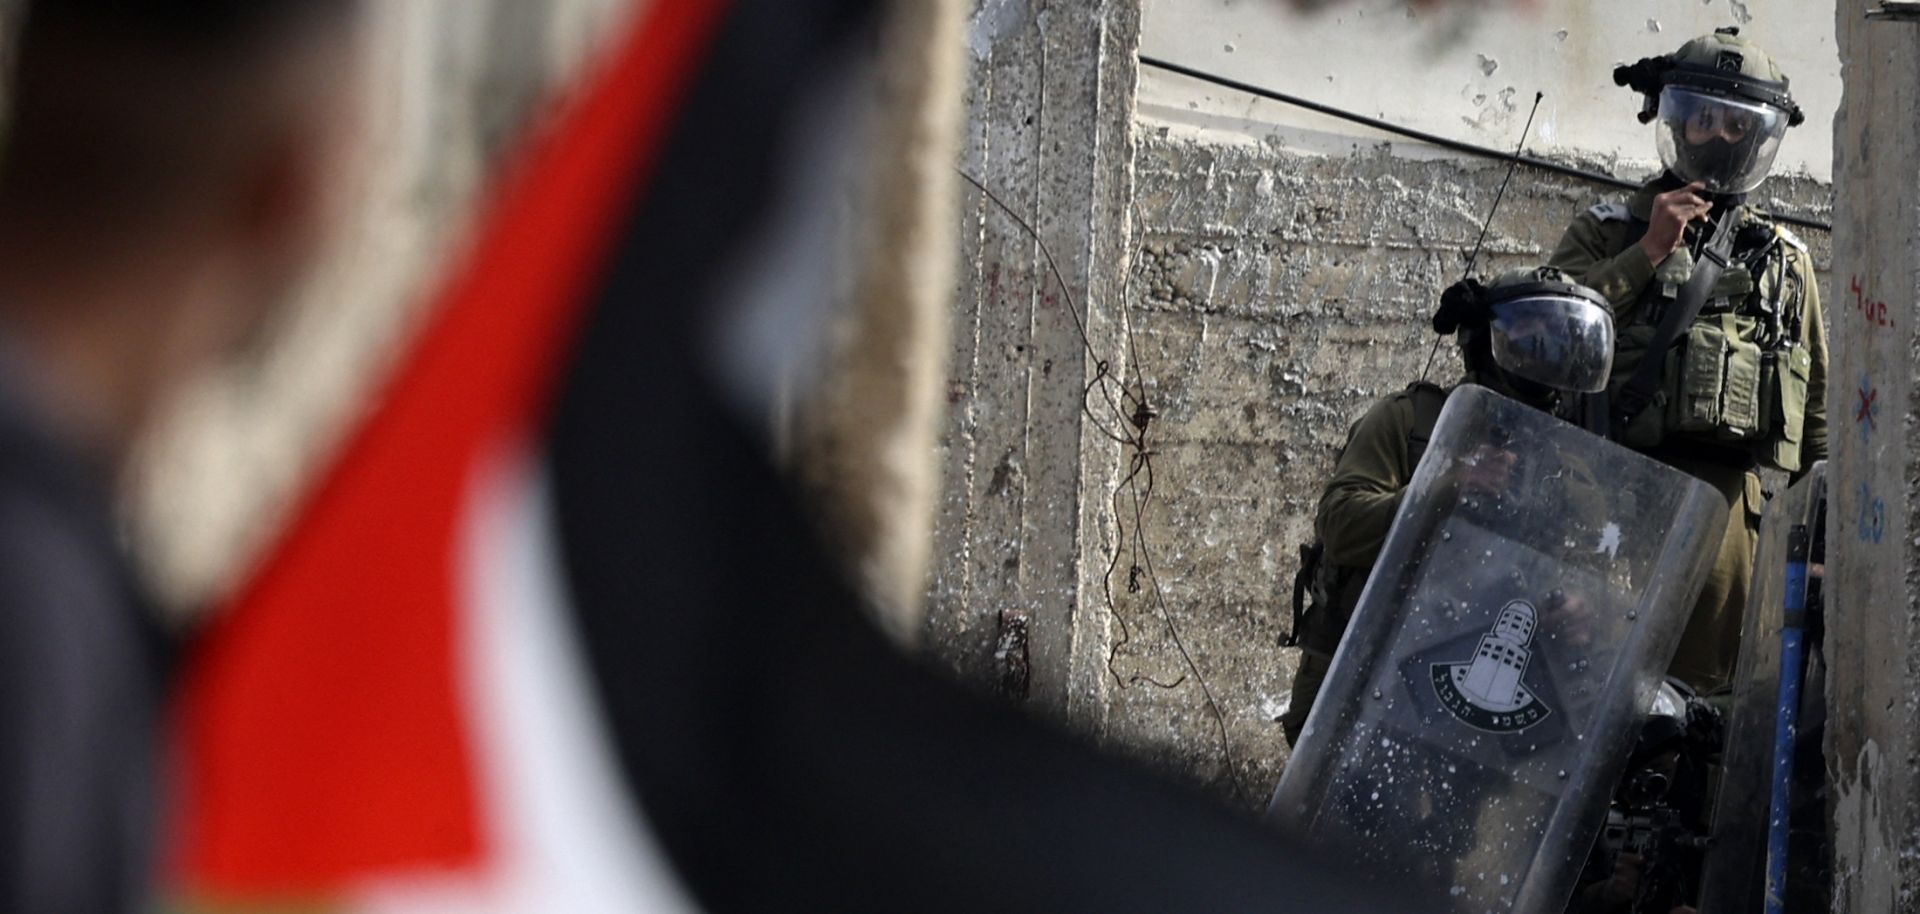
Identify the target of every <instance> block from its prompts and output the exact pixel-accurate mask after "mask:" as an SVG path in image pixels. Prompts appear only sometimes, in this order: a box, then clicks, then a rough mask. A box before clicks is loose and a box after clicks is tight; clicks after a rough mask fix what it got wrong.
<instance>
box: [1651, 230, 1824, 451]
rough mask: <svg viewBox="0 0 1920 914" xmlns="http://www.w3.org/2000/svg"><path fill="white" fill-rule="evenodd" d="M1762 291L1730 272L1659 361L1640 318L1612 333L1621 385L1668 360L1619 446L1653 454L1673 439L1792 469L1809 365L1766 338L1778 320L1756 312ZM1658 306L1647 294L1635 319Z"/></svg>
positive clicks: (1791, 343) (1795, 349)
mask: <svg viewBox="0 0 1920 914" xmlns="http://www.w3.org/2000/svg"><path fill="white" fill-rule="evenodd" d="M1768 291H1769V289H1768V288H1761V287H1758V286H1757V285H1756V283H1755V282H1754V280H1753V276H1752V274H1751V273H1749V272H1748V271H1747V270H1746V269H1743V268H1739V267H1733V268H1729V269H1728V270H1727V271H1726V272H1725V273H1724V274H1723V275H1722V277H1721V279H1720V281H1718V282H1716V283H1715V285H1714V288H1713V298H1712V299H1710V300H1709V301H1708V303H1707V304H1706V306H1705V307H1703V308H1702V309H1701V313H1700V315H1699V316H1698V317H1697V318H1695V319H1694V322H1693V324H1692V325H1691V326H1689V327H1688V328H1687V330H1686V333H1685V334H1684V335H1683V336H1682V337H1681V338H1680V340H1679V341H1678V342H1677V343H1676V344H1675V345H1674V346H1673V347H1672V348H1671V349H1669V350H1668V351H1667V352H1665V353H1661V354H1660V355H1659V356H1655V355H1653V354H1652V353H1649V352H1648V351H1647V349H1648V346H1649V345H1650V344H1651V343H1652V340H1653V337H1654V334H1655V327H1654V326H1653V324H1651V323H1647V322H1644V319H1643V321H1636V322H1634V323H1632V324H1629V325H1627V326H1625V327H1622V328H1620V329H1619V330H1618V343H1617V350H1618V351H1617V354H1616V355H1615V357H1614V373H1613V376H1614V378H1615V379H1616V381H1618V382H1620V385H1621V386H1624V381H1625V379H1627V378H1629V377H1631V376H1632V374H1633V372H1634V369H1635V367H1636V366H1637V365H1639V363H1640V362H1641V360H1643V359H1646V358H1652V357H1663V358H1665V359H1666V360H1667V364H1666V369H1665V371H1664V372H1663V374H1662V380H1661V384H1660V387H1659V388H1658V389H1657V390H1656V391H1655V392H1654V394H1653V399H1652V402H1651V403H1650V404H1649V405H1648V407H1647V408H1646V409H1644V410H1642V411H1641V412H1640V413H1639V414H1638V415H1636V416H1635V417H1634V419H1633V421H1632V422H1630V423H1628V425H1627V426H1626V427H1625V428H1624V429H1618V430H1616V431H1617V434H1618V440H1619V441H1620V442H1621V443H1622V444H1625V445H1626V446H1628V447H1632V448H1636V449H1640V450H1651V449H1655V448H1658V447H1659V446H1661V444H1662V443H1663V442H1666V441H1667V439H1668V438H1669V437H1670V436H1676V435H1677V436H1682V437H1684V438H1685V439H1688V440H1691V441H1695V442H1700V443H1712V444H1717V445H1725V446H1731V447H1742V448H1745V449H1748V450H1750V451H1751V452H1752V454H1753V457H1754V458H1755V459H1756V460H1757V461H1759V462H1760V463H1764V464H1766V465H1768V466H1771V467H1774V468H1776V469H1780V470H1785V471H1788V472H1792V471H1795V470H1798V469H1799V468H1800V440H1801V437H1802V432H1803V429H1804V427H1805V424H1806V412H1807V386H1808V380H1809V377H1810V374H1811V370H1812V357H1811V355H1810V354H1809V353H1808V351H1807V349H1806V347H1805V346H1802V345H1799V341H1798V340H1780V339H1778V334H1777V333H1772V332H1770V330H1772V329H1773V328H1774V327H1775V325H1777V323H1778V321H1779V316H1778V315H1776V314H1773V313H1771V312H1770V311H1766V310H1762V308H1761V307H1760V306H1761V305H1763V304H1764V303H1765V302H1766V299H1767V298H1768V295H1767V293H1768ZM1756 292H1757V293H1759V294H1757V295H1756V294H1755V293H1756ZM1661 303H1662V301H1661V298H1660V294H1659V290H1658V288H1657V287H1651V286H1650V288H1649V289H1648V295H1647V296H1646V298H1645V299H1644V300H1643V305H1644V306H1645V307H1643V308H1642V309H1641V311H1642V314H1643V315H1646V314H1650V313H1651V312H1652V311H1654V310H1655V309H1656V308H1657V307H1658V305H1660V304H1661ZM1794 307H1798V302H1795V303H1794Z"/></svg>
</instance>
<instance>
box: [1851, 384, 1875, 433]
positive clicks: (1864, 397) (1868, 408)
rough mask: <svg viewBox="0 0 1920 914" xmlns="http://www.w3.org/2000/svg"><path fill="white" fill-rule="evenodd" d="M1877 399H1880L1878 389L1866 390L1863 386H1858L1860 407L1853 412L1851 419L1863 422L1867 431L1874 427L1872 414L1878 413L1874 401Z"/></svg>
mask: <svg viewBox="0 0 1920 914" xmlns="http://www.w3.org/2000/svg"><path fill="white" fill-rule="evenodd" d="M1879 399H1880V391H1879V390H1877V389H1876V390H1868V389H1867V388H1865V387H1862V388H1860V409H1859V411H1857V412H1855V413H1854V414H1853V421H1855V422H1865V423H1866V424H1867V429H1868V430H1869V431H1871V430H1873V429H1874V427H1875V425H1874V416H1876V415H1878V414H1879V412H1880V411H1879V410H1878V409H1876V408H1875V402H1874V401H1876V400H1879Z"/></svg>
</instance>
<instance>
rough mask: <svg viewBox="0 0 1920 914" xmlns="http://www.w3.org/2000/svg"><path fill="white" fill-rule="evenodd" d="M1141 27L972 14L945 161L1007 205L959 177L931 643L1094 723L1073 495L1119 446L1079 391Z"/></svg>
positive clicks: (1109, 344) (1096, 523)
mask: <svg viewBox="0 0 1920 914" xmlns="http://www.w3.org/2000/svg"><path fill="white" fill-rule="evenodd" d="M1138 36H1139V19H1138V5H1137V2H1136V0H982V2H980V3H979V4H978V5H977V6H976V7H975V9H974V15H973V17H972V20H971V22H970V23H969V33H968V36H967V41H968V48H969V51H970V53H971V55H972V56H971V60H970V61H969V65H970V72H969V77H968V86H967V132H966V135H965V136H964V137H963V139H962V144H963V146H962V149H961V152H960V162H959V167H960V168H961V170H962V171H963V172H965V173H966V174H967V175H969V176H971V177H973V178H975V179H977V180H978V181H980V182H981V183H982V184H983V185H984V186H985V187H987V188H989V189H990V190H991V191H992V193H993V194H994V195H995V196H997V197H999V198H1000V199H1001V200H1002V201H1004V202H1005V203H1006V204H1007V205H1008V206H1009V207H1010V208H1012V209H1013V210H1014V211H1015V213H1017V218H1016V217H1015V216H1010V215H1009V214H1008V213H1006V212H1004V211H1002V210H1001V209H1000V208H999V207H998V206H996V205H995V204H994V203H993V202H992V201H991V200H990V199H988V197H987V195H986V194H984V193H981V192H979V191H967V192H964V195H963V197H962V200H963V201H964V202H963V215H962V220H963V221H962V228H961V261H960V262H961V269H960V274H961V275H960V276H959V281H958V283H957V288H956V290H955V296H954V325H953V326H954V330H953V341H954V350H953V359H952V361H951V363H950V366H949V369H948V371H949V375H948V377H949V384H948V392H947V403H948V418H947V423H946V428H945V430H944V432H943V434H942V437H941V459H942V494H941V502H940V507H939V512H940V513H939V516H938V519H937V528H936V532H935V539H934V555H935V560H934V567H933V572H932V581H931V588H932V589H931V594H930V599H929V601H928V610H929V611H928V628H927V635H928V645H929V647H930V648H931V650H932V651H933V652H934V653H935V654H937V655H938V656H939V657H940V658H942V660H943V661H945V662H946V663H947V664H948V665H950V666H951V667H953V668H954V669H955V670H956V671H957V672H959V673H960V674H961V675H962V676H963V677H965V678H968V679H971V680H973V681H976V682H980V683H983V684H987V685H989V686H990V687H994V688H997V689H999V690H1001V691H1003V692H1004V693H1006V694H1008V695H1010V696H1012V697H1014V698H1016V699H1019V700H1023V701H1027V702H1028V703H1029V706H1030V707H1032V708H1034V709H1036V710H1037V711H1040V712H1041V713H1044V714H1048V715H1051V716H1055V717H1062V718H1066V719H1069V720H1072V721H1074V722H1075V723H1076V724H1077V725H1080V726H1083V727H1086V728H1089V729H1093V730H1098V728H1099V726H1100V723H1101V720H1102V717H1103V714H1104V708H1105V704H1104V691H1105V687H1106V686H1105V683H1106V680H1105V674H1104V671H1102V670H1101V669H1100V668H1099V666H1098V665H1097V663H1096V662H1095V661H1094V658H1096V657H1099V656H1103V655H1104V652H1105V647H1104V644H1105V638H1106V634H1105V631H1106V624H1107V619H1108V616H1107V615H1106V614H1105V613H1103V612H1098V611H1090V610H1091V609H1092V605H1091V603H1090V600H1089V595H1088V592H1087V590H1088V587H1089V586H1090V580H1091V579H1090V576H1089V573H1088V569H1089V567H1090V563H1094V562H1098V563H1104V562H1105V561H1106V559H1105V553H1104V552H1103V547H1104V538H1105V537H1107V536H1108V535H1109V534H1110V531H1108V530H1106V529H1105V528H1104V526H1103V520H1102V513H1101V511H1100V509H1099V508H1098V506H1097V504H1096V503H1095V502H1094V501H1093V500H1092V499H1091V498H1090V497H1089V496H1088V494H1087V493H1090V492H1094V491H1099V490H1101V489H1103V488H1105V487H1106V486H1108V485H1109V480H1111V479H1112V478H1113V474H1114V473H1115V471H1116V470H1117V468H1118V465H1119V460H1120V453H1119V451H1118V450H1117V449H1116V448H1115V447H1113V446H1111V444H1112V443H1111V442H1110V441H1109V440H1107V439H1106V438H1105V437H1104V433H1103V432H1102V431H1101V430H1100V429H1101V428H1102V427H1103V426H1100V425H1096V424H1094V422H1096V421H1104V422H1105V423H1106V426H1111V425H1112V424H1113V417H1112V416H1111V415H1108V416H1106V417H1105V418H1104V419H1103V420H1095V419H1093V418H1092V417H1091V416H1090V415H1089V414H1088V413H1087V411H1086V410H1084V409H1083V407H1082V401H1083V396H1082V394H1083V391H1084V390H1085V389H1086V387H1087V386H1088V384H1089V383H1090V381H1092V380H1093V379H1095V378H1098V377H1100V376H1101V375H1102V373H1103V372H1102V369H1101V366H1102V364H1103V363H1104V364H1106V365H1107V366H1108V367H1109V368H1114V369H1117V368H1118V367H1120V364H1121V363H1120V362H1119V361H1117V360H1116V359H1115V352H1116V346H1115V343H1116V340H1117V329H1118V322H1117V317H1118V311H1117V308H1116V306H1117V303H1118V302H1119V300H1120V294H1121V284H1122V282H1123V280H1124V278H1125V258H1126V255H1127V252H1128V248H1127V245H1126V243H1125V230H1126V212H1127V207H1128V203H1129V200H1130V199H1131V194H1132V154H1131V149H1130V147H1129V145H1128V144H1129V134H1130V130H1131V125H1132V117H1133V107H1132V99H1133V88H1134V77H1135V67H1136V64H1135V61H1134V51H1135V47H1136V42H1137V41H1138ZM1021 221H1025V222H1026V223H1027V224H1028V225H1029V226H1030V227H1031V229H1032V233H1029V232H1028V230H1027V228H1025V227H1023V226H1022V225H1021V224H1020V223H1021ZM1037 239H1038V240H1037ZM1042 240H1043V241H1044V248H1043V244H1042ZM1048 251H1050V252H1051V254H1052V258H1053V260H1054V261H1055V262H1057V264H1058V267H1059V270H1060V273H1061V275H1062V277H1064V279H1065V289H1064V290H1063V288H1062V286H1061V285H1060V284H1059V283H1057V282H1056V281H1055V279H1054V276H1053V274H1052V272H1051V270H1050V268H1049V257H1048ZM1094 593H1095V594H1096V596H1095V597H1094V598H1093V600H1092V601H1091V602H1092V603H1097V602H1098V600H1097V593H1098V592H1097V590H1096V591H1095V592H1094Z"/></svg>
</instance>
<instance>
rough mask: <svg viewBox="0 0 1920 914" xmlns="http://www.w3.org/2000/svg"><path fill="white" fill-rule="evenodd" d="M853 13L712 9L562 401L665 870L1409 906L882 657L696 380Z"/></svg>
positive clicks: (893, 898) (783, 879)
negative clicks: (708, 320) (783, 157)
mask: <svg viewBox="0 0 1920 914" xmlns="http://www.w3.org/2000/svg"><path fill="white" fill-rule="evenodd" d="M866 6H867V5H866V4H863V3H852V2H835V0H809V2H799V0H749V2H745V3H742V4H740V5H738V6H737V7H736V8H735V9H734V11H733V12H732V13H731V14H730V16H729V18H728V20H727V21H726V23H725V26H724V30H723V33H722V35H721V37H720V39H719V43H718V45H717V49H716V51H715V52H714V53H713V54H712V55H711V57H710V59H709V60H708V62H707V64H706V66H705V69H704V71H703V72H702V74H701V75H700V76H699V78H698V80H697V83H696V85H695V86H694V88H693V90H692V92H691V94H690V96H689V97H688V98H687V99H686V100H685V102H684V105H685V111H686V112H690V113H687V114H683V115H682V117H681V119H680V123H679V124H678V126H677V128H676V132H675V134H674V135H673V138H672V139H671V141H670V143H669V145H668V147H667V149H666V150H665V155H664V158H663V159H662V160H661V163H660V165H659V170H658V172H657V175H656V177H655V178H653V179H652V180H651V182H650V184H649V186H648V188H647V189H646V190H645V191H644V192H643V194H642V196H641V199H640V200H639V201H637V205H636V207H635V209H634V211H633V215H632V217H631V219H630V221H629V222H628V224H627V226H626V228H625V235H624V237H623V238H622V239H621V240H620V242H619V247H618V251H617V253H616V255H615V258H614V263H613V264H612V265H611V269H610V271H609V274H608V275H607V277H606V279H605V284H604V287H603V289H602V291H601V294H600V297H599V299H598V303H597V306H596V308H595V310H594V311H593V312H592V314H591V315H590V317H589V322H588V325H587V326H586V327H585V328H584V333H583V334H582V337H581V342H580V344H579V346H578V349H577V352H576V353H575V360H574V361H573V363H572V364H571V366H570V367H569V369H568V372H567V376H566V378H565V380H564V383H563V387H562V390H561V393H560V397H559V401H558V403H557V405H556V411H555V413H554V417H553V420H552V427H551V443H550V446H551V450H550V455H549V456H550V460H551V472H552V480H553V485H554V494H555V510H556V513H557V517H558V523H559V526H560V531H559V533H560V541H561V545H562V548H563V553H564V562H565V569H566V574H567V579H568V583H569V589H570V592H571V594H570V595H571V598H572V601H573V603H574V604H575V607H576V612H577V624H578V625H579V626H580V628H581V632H582V635H583V638H582V641H583V643H584V644H585V645H586V647H587V652H588V655H589V660H590V663H591V665H592V673H593V677H594V680H595V682H596V684H597V686H598V688H599V690H600V692H601V693H602V696H603V699H604V703H605V704H604V710H605V715H604V716H605V719H606V720H607V721H608V722H609V723H610V725H611V729H612V732H613V734H614V737H615V740H616V744H617V754H618V759H619V762H620V765H621V767H622V770H623V772H624V774H625V775H626V777H627V779H628V780H629V782H630V784H631V785H632V786H633V788H634V789H635V792H636V794H637V796H638V798H639V800H640V804H641V806H642V807H643V809H644V811H645V814H646V816H647V818H648V821H649V824H650V825H651V826H652V828H653V829H654V830H655V833H656V835H657V836H658V837H659V839H660V841H661V843H662V845H663V846H664V848H665V850H666V852H667V854H668V856H669V857H670V859H671V860H672V861H673V863H674V865H675V867H676V870H677V872H678V873H679V874H680V876H681V878H682V879H684V880H685V882H686V884H687V885H688V886H689V887H690V888H691V890H692V891H693V893H694V894H695V896H696V897H697V899H698V900H699V902H700V903H701V904H702V905H703V906H704V907H705V908H706V909H707V910H709V911H713V912H719V914H728V912H743V911H834V912H868V911H871V912H882V911H884V912H915V914H940V912H956V914H958V912H967V914H978V912H981V911H997V912H1009V911H1012V912H1019V911H1033V912H1048V914H1062V912H1077V911H1087V912H1095V911H1097V912H1101V914H1114V912H1128V911H1141V912H1147V911H1151V912H1155V914H1165V912H1168V911H1211V912H1229V911H1263V912H1271V911H1286V910H1298V911H1312V912H1335V911H1348V910H1394V911H1414V910H1421V909H1422V907H1421V905H1420V904H1418V903H1409V901H1408V899H1405V898H1400V897H1395V896H1394V895H1393V894H1392V892H1391V887H1390V886H1382V885H1380V884H1378V883H1377V882H1371V881H1367V880H1362V879H1358V878H1355V877H1353V876H1352V875H1351V874H1350V873H1349V872H1348V871H1347V870H1346V869H1345V868H1344V866H1343V865H1341V864H1340V863H1339V862H1337V860H1335V859H1332V858H1330V857H1328V856H1326V855H1329V854H1336V853H1337V850H1335V849H1324V850H1322V851H1319V852H1309V851H1307V850H1305V849H1302V848H1299V847H1295V846H1291V845H1289V844H1288V843H1287V842H1285V841H1282V840H1280V839H1278V838H1276V837H1274V836H1272V835H1270V834H1268V833H1267V832H1265V831H1263V830H1262V829H1261V828H1260V827H1258V826H1257V825H1256V824H1254V823H1253V822H1252V821H1251V820H1247V819H1242V818H1240V817H1236V816H1232V815H1229V814H1227V813H1225V812H1223V811H1219V810H1217V809H1215V808H1212V807H1209V806H1207V805H1205V804H1204V803H1203V802H1201V801H1199V800H1197V799H1196V798H1194V797H1192V796H1189V795H1187V794H1185V793H1184V792H1181V791H1178V790H1175V789H1173V788H1170V787H1168V786H1165V785H1163V784H1162V783H1160V782H1158V781H1157V780H1155V779H1153V778H1151V777H1148V776H1146V775H1145V774H1143V773H1141V772H1139V771H1136V770H1133V769H1131V768H1129V767H1128V766H1126V765H1123V764H1120V763H1117V762H1115V761H1112V760H1110V759H1108V758H1105V757H1103V756H1101V755H1100V754H1098V753H1096V752H1094V751H1092V750H1091V749H1089V748H1087V747H1085V746H1083V745H1081V744H1080V743H1078V742H1076V741H1075V740H1073V739H1070V738H1067V737H1065V736H1062V735H1058V734H1056V733H1054V732H1052V731H1050V730H1048V729H1046V728H1044V727H1042V726H1041V725H1039V724H1036V723H1034V722H1032V721H1031V720H1029V719H1027V718H1025V717H1024V716H1022V715H1020V714H1018V713H1016V712H1015V711H1014V710H1012V709H1010V708H1006V707H1003V706H1000V705H995V704H990V703H987V702H986V701H985V700H983V699H979V698H976V697H974V696H972V695H971V694H969V693H966V692H964V691H963V690H962V689H960V688H959V687H957V686H955V685H953V684H950V683H948V682H946V681H945V680H943V679H941V678H940V677H938V676H935V675H933V674H932V673H930V672H929V671H927V670H925V669H923V668H922V667H921V666H920V665H918V664H917V663H915V662H912V661H910V660H908V659H907V658H905V657H903V656H902V655H900V654H899V653H898V652H896V651H895V650H894V649H893V648H892V647H891V645H890V644H889V643H887V642H886V641H885V640H884V639H883V638H882V637H881V636H880V634H879V633H878V632H877V631H876V630H875V629H874V628H873V627H872V626H871V625H869V624H868V623H867V621H866V619H865V618H864V616H863V615H862V612H861V610H860V608H859V604H858V602H857V600H856V598H855V597H854V595H853V594H852V592H851V591H850V590H849V589H848V587H847V586H846V585H845V584H844V583H843V582H842V581H841V580H840V579H839V578H838V577H837V575H836V574H835V572H834V570H833V569H834V566H833V563H832V562H830V561H829V560H828V559H827V558H826V557H825V556H824V555H823V554H822V553H821V551H820V550H819V549H818V548H817V547H816V545H815V544H814V542H813V540H812V538H811V536H810V529H811V528H810V525H809V524H808V523H807V522H806V521H805V520H804V519H803V518H802V517H801V516H800V515H799V514H798V513H797V512H796V511H795V510H794V509H793V507H792V506H791V505H790V503H789V501H788V498H787V494H786V491H785V488H784V487H783V486H782V485H781V484H780V482H779V481H778V480H777V479H776V477H775V476H774V474H773V473H772V472H771V471H770V469H769V468H768V466H767V465H766V464H765V463H764V462H763V460H762V459H761V457H760V456H759V454H758V453H757V451H756V449H755V448H754V447H753V445H752V444H751V443H750V441H749V439H748V438H747V437H746V436H745V435H743V434H742V433H740V432H739V431H738V430H737V429H736V428H734V427H733V426H732V424H731V423H730V422H729V421H728V420H727V413H726V412H725V411H724V410H723V408H722V407H721V406H720V405H719V403H718V402H716V400H715V398H714V397H713V396H712V395H711V394H710V393H709V390H708V385H707V384H706V382H705V380H704V379H703V378H702V374H701V371H700V368H699V366H698V364H697V363H696V360H695V353H696V352H697V351H698V350H700V349H701V346H699V345H698V344H697V340H698V339H699V337H698V336H697V334H696V327H697V323H698V321H699V320H700V319H703V318H705V317H706V316H707V315H708V313H709V312H710V311H711V310H712V308H711V305H712V303H713V301H714V296H713V294H712V292H713V288H714V283H715V281H716V280H717V279H719V278H720V277H721V276H722V275H723V274H724V273H726V272H727V270H728V265H729V263H730V261H731V259H732V258H733V257H734V256H737V255H738V254H739V253H740V251H742V250H743V249H744V247H745V242H746V241H747V240H748V239H749V233H748V229H749V227H750V226H751V225H752V224H753V221H754V219H755V217H756V216H757V215H758V214H759V212H760V210H761V209H762V207H763V205H764V201H766V200H767V199H768V198H769V174H770V168H771V166H772V163H773V161H774V157H775V155H776V154H777V150H778V148H779V146H780V138H781V136H782V133H781V131H780V129H779V128H780V125H781V121H782V115H783V114H784V113H785V112H787V111H788V110H790V109H789V107H788V106H789V104H790V103H791V102H792V101H793V99H794V97H795V95H796V93H797V92H799V91H800V88H799V87H801V86H803V85H805V84H806V83H808V82H809V81H811V80H813V79H816V78H818V77H819V76H821V75H822V73H823V72H824V70H825V68H826V67H827V61H829V60H830V59H831V58H832V57H833V56H834V55H835V54H837V53H838V52H840V51H843V50H845V49H846V48H847V47H848V45H849V42H852V41H858V40H861V39H862V38H863V37H864V36H866V35H868V34H870V32H868V31H866V29H867V23H866V19H865V14H866V13H867V12H868V10H867V9H866Z"/></svg>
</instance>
